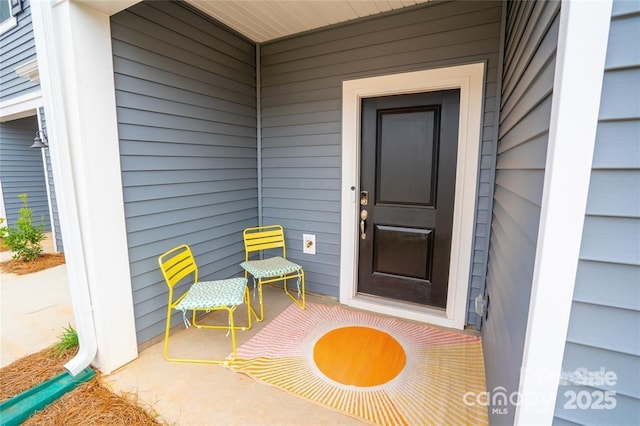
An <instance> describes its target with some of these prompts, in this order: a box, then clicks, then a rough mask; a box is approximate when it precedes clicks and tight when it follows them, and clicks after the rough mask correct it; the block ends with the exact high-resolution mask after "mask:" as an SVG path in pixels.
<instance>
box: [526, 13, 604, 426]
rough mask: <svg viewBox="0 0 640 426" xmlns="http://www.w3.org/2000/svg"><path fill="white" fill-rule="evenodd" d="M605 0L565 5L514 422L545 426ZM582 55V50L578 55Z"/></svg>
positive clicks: (596, 86) (589, 154)
mask: <svg viewBox="0 0 640 426" xmlns="http://www.w3.org/2000/svg"><path fill="white" fill-rule="evenodd" d="M611 9H612V1H611V0H603V1H596V2H582V1H573V0H571V1H566V2H563V3H562V8H561V10H560V29H559V34H558V50H557V56H556V69H555V76H554V88H553V102H552V107H551V121H550V128H549V144H548V147H547V160H546V165H545V174H544V190H543V192H542V205H541V209H540V229H539V231H538V240H537V245H536V259H535V264H534V269H533V282H532V289H531V298H530V302H529V306H530V308H529V317H528V320H527V331H526V337H525V342H524V351H523V354H522V368H521V371H520V387H519V389H518V395H520V400H521V401H527V403H526V404H519V405H517V406H516V413H515V424H517V425H539V424H551V423H552V420H553V415H554V411H555V406H556V394H557V392H558V383H559V379H560V371H561V369H562V359H563V355H564V350H565V345H566V338H567V330H568V328H569V317H570V315H571V305H572V299H573V290H574V286H575V281H576V272H577V267H578V256H579V254H580V244H581V242H582V227H583V224H584V216H585V211H586V206H587V197H588V192H589V179H590V176H591V166H592V159H593V149H594V146H595V139H596V129H597V124H598V109H599V107H600V97H601V90H602V76H603V73H604V65H605V57H606V52H607V41H608V37H609V25H610V21H611ZM585 52H589V54H588V55H585Z"/></svg>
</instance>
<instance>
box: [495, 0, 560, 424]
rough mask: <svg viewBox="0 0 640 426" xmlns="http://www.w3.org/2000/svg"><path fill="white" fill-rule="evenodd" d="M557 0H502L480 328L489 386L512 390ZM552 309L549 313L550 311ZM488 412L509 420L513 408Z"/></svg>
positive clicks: (527, 287) (532, 246)
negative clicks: (485, 305)
mask: <svg viewBox="0 0 640 426" xmlns="http://www.w3.org/2000/svg"><path fill="white" fill-rule="evenodd" d="M559 11H560V4H559V3H558V2H554V1H548V2H509V3H508V4H507V19H506V34H505V46H504V69H503V75H502V78H503V80H502V97H501V106H500V120H499V121H500V130H499V142H498V157H497V162H496V178H495V189H494V191H495V192H494V198H493V200H494V201H493V202H494V204H493V218H492V223H491V230H492V233H491V247H490V250H489V263H488V272H487V290H488V295H489V298H490V300H489V312H488V318H487V320H486V324H485V326H484V327H483V347H484V354H485V365H486V373H487V389H488V390H489V391H495V389H496V388H497V387H500V386H501V387H504V388H505V389H506V393H507V395H510V394H511V392H515V391H517V390H518V386H519V380H520V366H521V364H522V354H523V349H524V339H525V334H526V330H527V316H528V312H529V298H530V296H531V283H532V278H533V266H534V261H535V254H536V241H537V237H538V226H539V221H540V205H541V200H542V189H543V181H544V168H545V162H546V151H547V142H548V133H549V123H550V114H551V102H552V94H553V81H554V72H555V55H556V47H557V41H558V26H559ZM550 314H552V313H550ZM501 408H508V413H507V414H504V413H503V414H498V413H492V411H491V410H489V415H490V422H491V423H492V424H512V423H513V416H514V414H515V407H501Z"/></svg>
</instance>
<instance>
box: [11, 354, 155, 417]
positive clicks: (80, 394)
mask: <svg viewBox="0 0 640 426" xmlns="http://www.w3.org/2000/svg"><path fill="white" fill-rule="evenodd" d="M75 352H76V350H73V351H69V352H67V353H65V354H63V355H61V356H56V354H55V352H54V350H53V348H47V349H44V350H42V351H40V352H37V353H35V354H32V355H28V356H26V357H24V358H21V359H19V360H17V361H15V362H13V363H12V364H10V365H8V366H6V367H4V368H2V369H0V401H5V400H7V399H9V398H11V397H13V396H15V395H17V394H19V393H21V392H24V391H25V390H27V389H30V388H32V387H34V386H36V385H38V384H40V383H42V382H44V381H46V380H49V379H51V378H53V377H55V376H57V375H59V374H61V373H63V372H64V371H65V370H64V367H63V365H64V364H65V363H66V362H67V361H68V360H70V359H71V358H72V357H73V356H74V355H75ZM23 424H24V425H33V426H35V425H65V426H66V425H70V426H74V425H78V426H79V425H104V424H111V425H142V426H146V425H161V424H162V423H160V422H159V421H158V420H157V419H155V418H154V417H153V416H152V415H150V414H149V413H148V412H147V411H145V410H144V409H143V408H141V407H140V406H139V405H137V395H135V394H132V393H125V394H122V395H116V394H115V393H113V392H112V391H111V390H110V389H109V388H108V387H107V386H106V385H105V384H103V382H102V379H101V377H100V375H99V374H98V375H97V376H96V377H95V378H93V379H91V380H90V381H88V382H87V383H84V384H82V385H80V386H78V387H77V388H76V389H74V390H73V391H71V392H69V393H67V394H65V395H64V396H62V398H60V399H59V400H58V401H56V402H54V403H53V404H51V405H49V406H47V407H46V408H45V409H44V410H42V411H40V412H37V413H35V414H34V415H33V416H31V417H29V419H27V421H26V422H24V423H23Z"/></svg>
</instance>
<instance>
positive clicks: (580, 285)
mask: <svg viewBox="0 0 640 426" xmlns="http://www.w3.org/2000/svg"><path fill="white" fill-rule="evenodd" d="M639 92H640V4H638V2H627V1H614V3H613V11H612V18H611V27H610V29H609V43H608V47H607V57H606V62H605V75H604V80H603V87H602V98H601V101H600V114H599V122H598V129H597V133H596V145H595V150H594V157H593V168H592V171H591V181H590V183H589V197H588V200H587V211H586V217H585V223H584V229H583V235H582V245H581V248H580V260H579V263H578V272H577V276H576V284H575V290H574V295H573V304H572V308H571V317H570V320H569V330H568V333H567V344H566V347H565V352H564V359H563V366H562V370H563V371H567V372H572V371H575V370H576V369H579V368H585V369H587V370H588V371H600V369H602V368H604V369H605V371H613V372H615V373H616V375H617V382H616V384H615V386H604V385H603V386H586V385H576V386H560V387H559V388H558V397H557V400H556V412H555V419H554V423H555V424H563V423H564V422H572V423H574V424H616V425H637V424H640V286H639V283H640V143H638V140H639V135H640V98H639V97H638V96H635V95H632V94H634V93H639ZM601 390H605V391H613V392H615V400H616V407H615V408H614V409H612V410H573V409H566V407H565V404H566V402H567V398H568V395H565V393H566V392H576V393H577V392H585V391H586V392H589V393H593V392H597V391H601Z"/></svg>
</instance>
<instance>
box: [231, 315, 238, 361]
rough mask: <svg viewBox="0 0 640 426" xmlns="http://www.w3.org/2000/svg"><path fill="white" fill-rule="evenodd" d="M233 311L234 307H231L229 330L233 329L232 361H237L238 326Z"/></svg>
mask: <svg viewBox="0 0 640 426" xmlns="http://www.w3.org/2000/svg"><path fill="white" fill-rule="evenodd" d="M233 311H234V310H233V309H229V331H231V349H232V353H233V355H232V356H231V362H233V361H235V360H236V358H237V356H238V354H237V351H236V327H235V324H234V321H233Z"/></svg>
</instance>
